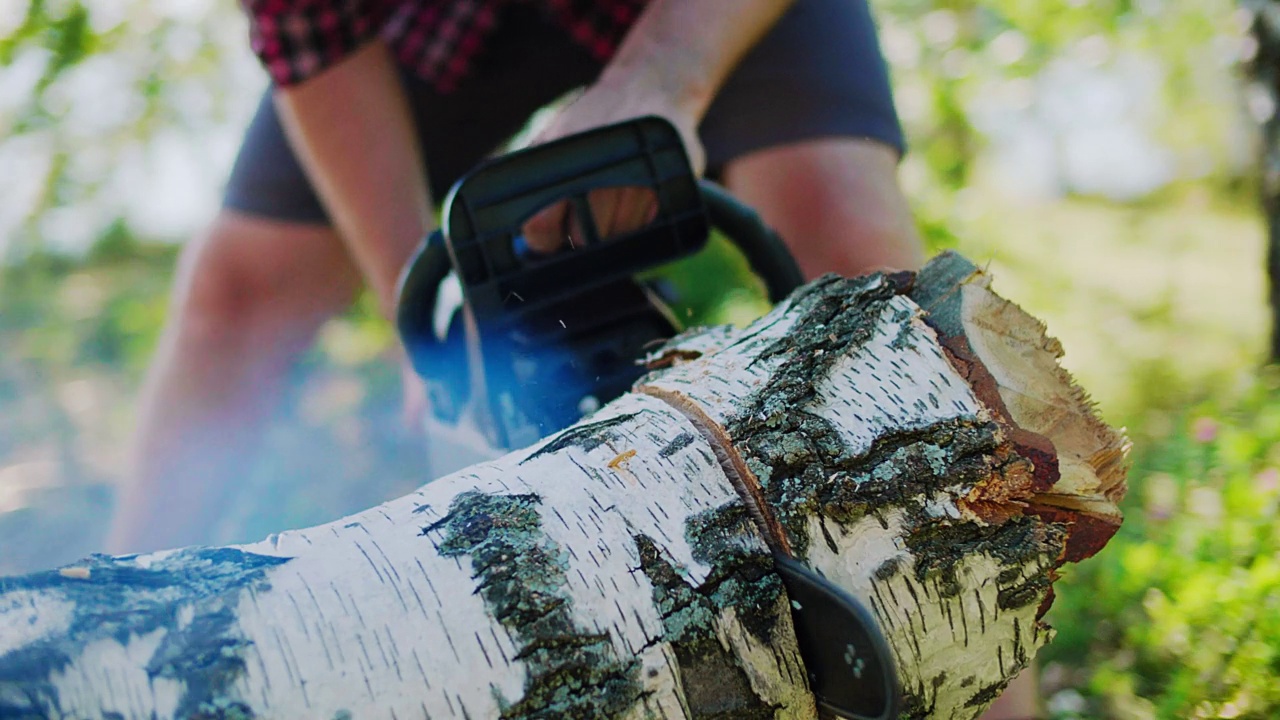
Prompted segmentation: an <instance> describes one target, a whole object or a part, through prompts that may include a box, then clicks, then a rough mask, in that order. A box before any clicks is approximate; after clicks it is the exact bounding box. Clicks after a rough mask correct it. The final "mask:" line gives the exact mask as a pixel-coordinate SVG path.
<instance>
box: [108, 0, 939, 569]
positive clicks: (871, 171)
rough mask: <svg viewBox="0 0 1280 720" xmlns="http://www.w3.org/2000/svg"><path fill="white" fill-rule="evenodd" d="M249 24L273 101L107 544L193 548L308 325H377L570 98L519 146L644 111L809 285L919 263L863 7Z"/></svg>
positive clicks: (423, 2)
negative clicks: (359, 311)
mask: <svg viewBox="0 0 1280 720" xmlns="http://www.w3.org/2000/svg"><path fill="white" fill-rule="evenodd" d="M247 10H248V11H249V15H250V19H251V27H252V36H253V44H254V49H255V51H256V52H257V53H258V54H259V56H260V57H261V58H262V60H263V62H264V64H265V66H266V68H267V70H268V72H269V73H270V74H271V77H272V80H273V89H272V90H271V91H270V92H269V93H268V96H267V97H266V98H264V100H263V103H262V105H261V107H260V108H259V111H258V114H257V116H256V117H255V118H254V120H253V122H252V123H251V125H250V127H249V130H248V132H247V135H246V138H245V141H244V145H243V147H242V149H241V152H240V155H239V157H238V159H237V161H236V165H235V168H234V170H233V171H232V175H231V179H230V181H229V184H228V188H227V193H226V199H225V202H224V206H223V209H222V211H221V212H220V213H219V214H218V215H217V217H216V218H215V219H214V221H213V223H212V225H211V226H210V228H209V229H208V231H207V232H206V233H205V234H204V236H203V237H201V238H199V239H198V240H197V241H195V242H193V243H191V244H190V245H189V246H188V247H187V248H185V250H184V252H183V254H182V257H181V259H180V262H179V267H178V275H177V279H176V287H175V291H174V298H173V312H172V314H171V318H170V321H169V324H168V326H167V328H166V330H165V333H164V335H163V338H162V340H161V345H160V349H159V351H158V353H157V356H156V358H155V360H154V362H153V366H152V368H151V371H150V374H149V378H148V381H147V385H146V388H145V390H144V393H143V397H142V405H141V418H140V427H139V429H138V434H137V440H136V443H135V448H134V452H133V456H134V461H135V468H134V470H133V474H134V476H133V478H132V482H131V484H130V485H129V487H128V488H126V490H125V492H124V495H123V498H122V502H121V508H120V512H119V513H118V515H117V519H116V525H115V527H114V530H113V533H112V536H111V540H110V545H111V547H110V549H111V550H113V551H117V552H125V551H130V552H133V551H140V550H148V549H156V548H162V547H173V546H181V545H188V544H194V543H201V542H208V541H209V537H208V536H209V533H210V531H211V527H210V524H211V522H212V520H213V519H215V518H216V517H217V516H218V515H219V513H220V511H221V508H222V506H223V501H224V498H225V495H226V492H227V489H228V481H229V479H232V478H235V477H237V476H239V475H240V474H241V473H242V471H243V469H244V468H245V467H246V465H247V463H248V459H249V458H251V457H252V450H253V449H254V444H255V440H256V439H257V438H258V437H259V436H260V434H261V431H262V426H263V424H264V422H265V421H266V418H267V416H268V414H269V412H270V411H271V409H272V406H273V403H274V401H275V400H276V399H277V397H278V395H279V393H280V390H281V386H282V385H283V380H284V374H285V372H286V371H287V369H288V368H289V366H290V364H291V363H292V362H293V361H294V360H295V359H296V358H297V356H298V355H299V353H301V352H302V351H303V350H304V349H305V348H306V347H307V346H308V345H309V344H310V343H311V342H312V340H313V338H314V336H315V333H316V331H317V330H318V329H319V327H320V326H321V325H322V324H323V323H324V322H325V321H326V320H327V319H329V318H330V317H332V316H334V315H335V314H337V313H339V312H341V311H342V310H343V309H345V308H346V307H347V306H348V304H349V303H350V302H351V301H352V299H353V298H354V297H355V295H356V294H357V293H358V292H359V291H360V289H361V288H362V287H363V286H367V287H368V288H370V289H371V290H372V292H373V293H374V294H375V295H376V297H377V299H378V302H379V305H380V307H381V309H382V311H383V313H384V314H385V315H387V316H388V317H391V316H392V315H393V313H394V309H395V305H396V283H397V280H398V277H399V276H400V273H401V271H402V268H403V266H404V264H405V262H406V260H407V258H408V257H409V256H410V254H411V252H412V251H413V250H414V248H415V246H416V245H417V244H418V242H419V240H420V239H421V238H422V237H423V236H424V234H425V233H426V232H427V231H429V230H430V229H431V227H432V224H433V222H434V221H433V216H432V207H433V201H434V200H438V199H439V198H440V197H441V196H442V194H443V193H444V192H445V191H447V189H448V187H449V186H450V185H451V184H452V182H453V181H454V180H455V179H456V178H457V177H458V176H459V175H461V174H462V173H463V172H465V171H466V170H468V169H470V168H471V167H472V166H473V165H475V164H476V163H477V162H478V161H479V160H481V159H482V157H483V156H485V155H486V154H487V153H489V152H491V151H492V150H493V149H494V148H495V147H496V146H498V145H499V144H500V143H501V142H502V141H503V140H504V139H505V138H507V137H508V136H510V135H511V134H512V133H514V132H515V131H517V130H518V129H519V128H520V127H521V125H522V124H523V123H524V122H525V121H526V119H527V117H528V115H529V114H530V113H532V112H533V111H534V110H536V109H538V108H539V107H541V106H543V105H545V104H546V103H548V102H550V101H552V100H554V99H556V98H557V97H559V96H561V95H562V94H563V93H565V92H566V91H568V90H570V89H572V88H575V87H578V86H586V90H585V91H584V92H583V93H582V94H581V95H580V96H579V97H578V98H577V99H576V100H575V101H574V102H572V103H571V104H569V105H568V106H567V107H566V108H565V109H564V110H562V111H561V112H560V113H559V114H558V115H557V116H556V117H555V119H554V120H553V121H552V122H551V123H550V125H549V127H548V128H547V129H546V130H544V131H543V132H542V134H541V135H540V136H539V138H537V140H538V141H544V140H548V139H552V138H555V137H559V136H563V135H567V134H570V133H573V132H577V131H580V130H584V129H588V128H591V127H595V126H598V125H603V124H607V123H611V122H615V121H619V120H623V119H628V118H632V117H635V116H639V115H648V114H656V115H661V116H663V117H666V118H667V119H669V120H671V121H672V122H673V124H674V125H675V126H676V127H677V128H678V129H679V130H680V132H681V135H682V137H683V139H684V141H685V144H686V147H687V149H688V151H689V154H690V157H691V159H692V160H693V162H694V164H695V166H696V168H697V169H698V170H699V171H703V170H704V169H705V170H707V171H709V172H710V173H711V174H713V175H714V176H715V177H717V178H718V179H719V180H721V181H722V182H723V183H724V184H725V185H726V186H727V187H728V188H729V189H730V190H731V191H732V192H733V193H735V194H736V195H737V196H738V197H739V198H741V199H742V200H743V201H745V202H747V203H748V204H751V205H753V206H754V207H755V208H756V209H757V210H758V211H759V212H760V213H761V215H762V216H763V218H764V219H765V221H766V222H768V223H769V224H771V225H772V226H773V227H775V228H776V229H778V230H779V231H780V233H781V234H782V236H783V237H784V238H786V239H787V241H788V243H789V245H790V247H791V248H792V250H793V252H794V253H795V255H796V258H797V260H798V262H799V264H800V267H801V269H802V270H803V272H804V273H805V274H806V275H807V276H809V277H814V276H817V275H819V274H821V273H824V272H828V271H834V272H839V273H842V274H845V275H856V274H861V273H864V272H868V271H872V270H876V269H881V268H896V269H911V268H915V267H916V266H918V265H919V263H920V262H921V251H920V246H919V241H918V238H917V235H916V233H915V230H914V228H913V225H912V222H911V218H910V215H909V213H908V210H907V206H906V202H905V200H904V198H903V196H902V194H901V192H900V190H899V188H898V185H897V182H896V169H897V162H898V159H899V157H900V153H901V151H902V138H901V131H900V129H899V126H898V121H897V117H896V115H895V113H894V110H893V105H892V100H891V97H890V94H889V84H888V80H887V77H886V72H885V67H884V62H883V60H882V58H881V57H880V53H879V48H878V45H877V41H876V37H875V31H874V28H873V25H872V21H871V18H870V15H869V12H868V9H867V7H866V5H865V2H864V0H651V1H650V2H647V3H646V2H645V0H247ZM603 201H604V202H621V203H622V204H623V205H626V204H627V203H628V202H630V200H629V199H628V198H625V197H614V198H613V199H612V200H610V199H609V198H604V199H603ZM623 209H624V210H625V208H623ZM623 214H625V213H623ZM558 227H559V222H558V220H557V219H556V218H554V217H544V218H541V219H540V221H536V222H533V223H531V226H530V227H529V228H528V232H527V234H528V235H529V239H530V243H531V244H532V245H534V246H535V247H538V246H540V245H541V246H544V247H554V246H555V244H556V242H557V237H556V231H557V229H558Z"/></svg>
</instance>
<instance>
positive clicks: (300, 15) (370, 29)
mask: <svg viewBox="0 0 1280 720" xmlns="http://www.w3.org/2000/svg"><path fill="white" fill-rule="evenodd" d="M242 2H243V3H244V6H245V9H246V10H247V12H248V14H249V20H250V28H251V36H252V45H253V50H254V52H255V53H257V55H258V57H259V58H261V59H262V63H263V65H265V66H266V68H267V72H268V73H270V75H271V79H272V80H273V81H274V82H275V83H276V84H277V85H282V86H283V85H291V84H294V83H298V82H302V81H303V80H306V79H307V78H310V77H312V76H314V75H315V74H316V73H318V72H320V71H321V70H323V69H324V68H326V67H328V66H329V65H332V64H333V63H335V62H337V61H339V60H341V59H342V58H344V57H346V56H347V55H348V54H350V53H351V52H352V51H354V50H355V49H356V48H358V47H359V46H361V45H363V44H364V43H366V42H368V41H369V40H371V39H373V38H374V37H375V36H381V37H382V38H383V39H384V40H385V41H386V42H387V45H388V46H389V47H390V48H391V49H392V52H393V53H394V54H395V56H396V59H397V60H398V61H399V62H400V63H401V64H402V65H404V66H405V67H408V68H410V69H411V70H414V71H416V72H417V74H418V75H420V76H421V77H422V78H423V79H424V80H427V81H428V82H430V83H432V84H433V85H434V86H435V87H436V89H437V90H438V91H440V92H442V93H447V92H449V91H450V90H452V89H453V88H454V87H456V85H457V83H458V81H459V80H461V79H462V77H463V76H465V75H466V73H467V70H468V67H469V64H470V62H471V59H472V58H473V57H474V56H475V55H476V53H478V52H479V51H480V49H481V47H483V45H484V40H485V37H486V36H487V35H488V34H489V33H490V31H491V30H493V28H494V26H495V24H496V22H497V19H498V15H499V13H500V11H501V9H502V7H503V6H504V5H506V4H507V3H510V2H538V3H539V4H541V5H542V6H543V11H544V12H545V13H546V14H547V17H548V18H549V19H550V20H551V21H552V22H554V23H555V24H557V25H559V26H561V27H563V28H564V29H565V31H566V32H567V33H568V34H569V36H570V37H572V38H573V39H574V40H575V41H576V42H578V43H580V44H581V45H583V46H584V47H585V48H586V49H587V50H588V51H589V52H590V53H591V54H592V55H593V56H595V57H596V58H597V59H599V60H600V61H601V62H604V61H607V60H608V59H609V58H610V57H612V56H613V53H614V51H615V50H616V49H617V47H618V45H619V43H621V42H622V38H623V36H624V35H625V34H626V32H627V30H628V29H629V28H630V27H631V24H632V23H633V22H634V21H635V19H636V17H638V16H639V14H640V11H641V10H642V9H643V8H644V5H645V3H646V2H647V0H242Z"/></svg>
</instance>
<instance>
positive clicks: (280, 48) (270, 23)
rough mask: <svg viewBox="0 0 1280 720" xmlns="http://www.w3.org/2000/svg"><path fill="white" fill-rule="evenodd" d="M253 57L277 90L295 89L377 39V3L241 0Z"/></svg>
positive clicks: (381, 12)
mask: <svg viewBox="0 0 1280 720" xmlns="http://www.w3.org/2000/svg"><path fill="white" fill-rule="evenodd" d="M242 5H243V6H244V9H245V12H246V13H247V14H248V16H249V36H250V44H251V47H252V48H253V52H254V53H255V54H256V55H257V56H258V58H259V59H260V60H261V61H262V64H263V66H264V67H265V68H266V69H267V73H268V74H269V75H270V76H271V80H272V82H274V83H275V84H276V85H277V86H287V85H294V84H297V83H300V82H302V81H303V80H306V79H308V78H311V77H314V76H315V75H316V74H318V73H319V72H320V71H321V70H324V69H325V68H327V67H329V66H330V65H332V64H334V63H336V62H338V61H339V60H341V59H343V58H344V57H346V56H347V55H350V54H351V53H352V52H354V51H355V50H356V49H357V48H359V47H360V46H361V45H364V44H365V43H367V42H368V41H370V40H372V39H373V38H374V37H375V36H377V34H378V32H379V31H380V30H381V28H382V25H383V23H385V22H386V18H387V16H388V7H387V5H388V3H387V2H384V1H382V0H242Z"/></svg>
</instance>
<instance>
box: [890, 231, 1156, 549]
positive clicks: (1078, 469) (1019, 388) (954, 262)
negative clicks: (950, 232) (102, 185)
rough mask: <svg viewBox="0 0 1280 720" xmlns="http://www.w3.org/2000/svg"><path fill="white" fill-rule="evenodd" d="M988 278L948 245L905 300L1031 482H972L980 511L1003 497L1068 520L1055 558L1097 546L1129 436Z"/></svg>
mask: <svg viewBox="0 0 1280 720" xmlns="http://www.w3.org/2000/svg"><path fill="white" fill-rule="evenodd" d="M990 285H991V277H990V275H988V274H987V273H986V272H985V271H983V270H982V269H980V268H978V267H977V266H975V265H973V264H972V263H970V262H969V261H968V260H966V259H965V258H963V257H961V256H960V255H957V254H955V253H950V252H948V253H943V254H942V255H939V256H938V257H937V258H935V259H934V260H933V261H931V262H930V263H929V264H928V265H927V266H925V268H924V269H923V270H921V271H920V273H919V275H918V276H917V281H916V283H915V285H914V287H913V289H912V293H911V296H912V299H914V300H915V301H916V302H917V303H918V304H919V305H920V306H921V307H922V308H923V309H924V310H925V311H926V313H927V314H926V316H925V322H927V323H928V324H929V325H930V326H931V327H933V328H934V329H935V330H936V331H937V332H938V335H939V339H940V341H941V342H942V344H943V345H944V347H946V349H947V351H948V353H949V355H950V359H951V361H952V364H953V365H954V366H955V367H956V369H957V370H959V371H960V373H961V374H962V375H963V376H964V377H965V378H966V379H967V380H968V381H969V382H970V384H971V385H972V387H973V388H974V390H975V392H976V393H977V394H978V397H979V398H980V399H981V400H982V401H983V403H984V404H986V405H987V407H988V408H990V409H991V410H992V411H993V413H995V415H996V416H997V418H998V422H1000V424H1001V425H1002V426H1003V427H1004V428H1005V429H1006V431H1007V433H1008V435H1009V437H1010V439H1011V441H1012V442H1013V445H1014V448H1015V450H1016V451H1017V453H1018V454H1019V455H1021V456H1022V457H1024V458H1026V459H1027V460H1029V461H1030V462H1031V463H1032V464H1033V466H1034V469H1033V472H1032V482H1031V483H1030V484H1029V486H1028V485H1026V484H1022V483H1016V484H1014V485H1012V486H1010V484H1008V483H1001V484H998V485H996V484H992V485H989V486H986V487H979V488H975V492H974V494H973V495H972V497H971V498H970V499H969V500H968V502H969V504H970V505H971V506H972V507H973V508H974V509H975V510H976V511H977V512H978V513H979V514H980V515H981V514H983V513H984V512H991V509H992V508H994V507H998V506H1001V505H1004V506H1007V505H1008V504H1009V503H1010V502H1015V503H1020V504H1023V505H1025V508H1026V509H1025V512H1028V513H1031V514H1035V515H1039V516H1040V517H1042V518H1044V519H1045V520H1047V521H1049V522H1054V523H1060V524H1063V525H1065V526H1066V527H1067V529H1068V536H1067V542H1066V548H1065V551H1064V553H1063V557H1062V558H1061V561H1063V562H1079V561H1080V560H1083V559H1084V558H1087V557H1090V556H1091V555H1093V554H1094V553H1096V552H1098V550H1100V549H1101V548H1102V547H1103V546H1104V545H1105V544H1106V542H1107V541H1108V540H1109V539H1110V538H1111V536H1112V535H1114V534H1115V532H1116V530H1118V529H1119V527H1120V522H1121V518H1122V514H1121V511H1120V508H1119V503H1120V501H1121V500H1122V499H1123V498H1124V494H1125V489H1126V484H1125V475H1126V472H1127V456H1128V452H1129V449H1130V446H1131V444H1130V442H1129V440H1128V439H1127V438H1126V437H1125V436H1124V435H1123V434H1122V433H1120V432H1118V431H1117V430H1115V429H1114V428H1111V427H1110V426H1108V425H1107V424H1106V423H1104V422H1103V421H1102V420H1101V419H1100V418H1099V417H1098V414H1097V409H1096V406H1095V404H1094V403H1093V401H1092V400H1091V399H1090V398H1089V396H1088V395H1087V394H1086V393H1085V392H1084V391H1083V390H1082V389H1081V388H1080V387H1079V386H1078V385H1077V384H1076V383H1075V381H1074V380H1073V379H1072V378H1071V376H1070V374H1068V373H1067V371H1066V370H1065V369H1063V368H1062V366H1061V365H1059V364H1058V360H1059V359H1060V358H1061V357H1062V354H1063V351H1062V345H1061V344H1060V343H1059V342H1058V341H1057V340H1056V339H1055V338H1052V337H1049V336H1048V335H1047V334H1046V329H1045V326H1044V324H1043V323H1041V322H1040V321H1039V320H1037V319H1036V318H1034V317H1032V316H1031V315H1029V314H1027V313H1026V312H1025V311H1023V310H1022V308H1020V307H1018V306H1017V305H1015V304H1013V303H1012V302H1009V301H1008V300H1005V299H1004V298H1001V297H999V296H998V295H996V294H995V293H994V292H992V291H991V289H990Z"/></svg>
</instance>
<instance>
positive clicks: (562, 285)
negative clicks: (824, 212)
mask: <svg viewBox="0 0 1280 720" xmlns="http://www.w3.org/2000/svg"><path fill="white" fill-rule="evenodd" d="M621 187H632V188H634V187H640V188H645V189H647V190H649V191H651V192H652V193H653V195H654V197H655V198H656V205H657V208H656V212H655V214H654V219H653V220H652V222H650V223H649V224H647V225H645V226H644V227H642V228H639V229H637V230H634V231H631V232H626V233H620V234H618V235H616V236H613V237H609V238H603V239H602V238H600V237H599V230H598V229H597V228H596V227H595V223H594V218H593V217H592V213H591V211H590V205H589V202H588V197H587V196H588V194H589V193H590V192H591V191H592V190H599V189H604V188H621ZM565 201H567V202H569V203H570V204H571V207H572V208H573V211H574V212H575V213H576V214H577V218H578V220H579V222H580V223H581V225H582V229H583V230H584V231H585V237H583V238H578V239H577V240H578V242H575V243H574V248H573V249H572V250H564V251H560V252H555V253H550V254H545V255H541V254H532V253H529V252H527V251H522V248H521V246H522V242H521V240H522V238H521V237H520V236H521V231H522V227H523V226H524V224H525V223H526V222H527V221H528V219H529V218H530V217H532V216H533V215H534V214H536V213H537V212H538V211H540V210H542V209H543V208H546V207H547V206H549V205H552V204H554V203H557V202H565ZM711 227H715V228H716V229H718V230H720V231H721V232H722V233H723V234H724V235H725V236H726V237H727V239H728V240H729V241H730V242H731V243H733V244H734V245H735V246H737V247H738V249H739V250H740V251H741V252H742V254H743V256H744V257H745V258H746V260H747V262H748V264H749V265H750V267H751V269H752V271H753V272H754V273H755V274H756V275H757V276H758V277H760V278H761V280H762V281H763V282H764V285H765V288H766V290H767V292H768V295H769V299H770V300H771V301H772V302H778V301H780V300H782V299H783V298H784V297H786V296H787V295H788V294H790V293H791V291H792V290H794V289H795V288H797V287H799V285H800V284H801V283H802V282H803V278H802V276H801V275H800V270H799V268H798V267H797V265H796V262H795V259H794V258H792V256H791V254H790V252H789V251H788V250H787V248H786V246H785V245H784V244H783V241H782V239H781V238H780V237H779V236H778V235H777V233H775V232H774V231H773V230H772V229H770V228H769V227H768V226H766V225H765V224H764V222H763V221H762V220H761V219H760V216H759V215H758V214H757V213H756V212H755V211H754V210H753V209H752V208H750V207H748V206H746V205H744V204H743V203H741V202H740V201H738V200H737V199H735V198H734V197H733V196H732V195H730V194H729V193H728V192H727V191H725V190H724V189H723V188H721V187H720V186H718V185H715V184H713V183H711V182H708V181H705V180H699V179H698V178H697V177H696V176H695V175H694V173H693V170H692V168H691V166H690V164H689V160H688V156H687V155H686V153H685V149H684V145H683V143H682V141H681V139H680V136H679V133H678V132H677V131H676V130H675V128H674V127H673V126H672V125H671V124H670V122H668V121H667V120H665V119H662V118H659V117H655V116H650V117H643V118H637V119H634V120H628V121H624V122H621V123H617V124H614V125H609V126H605V127H602V128H597V129H594V130H589V131H587V132H584V133H579V134H577V135H572V136H569V137H565V138H561V139H559V140H555V141H552V142H549V143H545V144H542V145H537V146H534V147H531V148H528V149H525V150H521V151H517V152H514V153H510V154H508V155H503V156H500V157H497V158H494V159H492V160H489V161H487V162H485V163H483V164H481V165H480V166H479V167H477V168H476V169H475V170H473V171H471V172H470V173H468V174H467V175H465V176H463V177H462V178H461V179H460V180H459V181H458V182H457V183H455V184H454V186H453V188H452V189H451V190H450V192H449V195H448V196H447V198H446V200H445V206H444V212H443V215H442V221H441V227H440V229H439V230H437V231H436V232H434V233H432V234H431V235H430V236H429V237H428V238H427V239H426V241H425V242H424V243H423V245H422V246H421V248H420V249H419V251H418V254H417V256H416V257H415V258H414V259H413V260H412V261H411V263H410V265H409V266H408V268H407V270H406V272H405V275H404V276H403V278H402V280H401V290H400V303H399V308H398V313H397V325H398V327H399V330H400V334H401V337H402V340H403V341H404V343H405V347H406V349H407V350H408V352H409V355H410V357H411V359H412V360H413V362H414V366H415V368H416V369H417V370H418V371H419V372H420V373H422V374H424V375H425V373H426V372H427V371H428V369H429V371H430V372H433V373H434V372H440V371H441V368H440V367H439V365H436V364H434V363H432V362H431V361H430V359H429V357H430V356H431V355H432V351H433V349H434V348H436V347H438V346H439V344H440V343H441V342H442V338H441V337H440V336H439V335H437V332H436V331H435V324H436V321H435V314H436V313H435V308H436V298H437V293H438V291H439V289H440V286H441V284H442V283H443V282H444V280H445V278H446V277H447V276H448V275H449V273H450V272H451V271H456V273H457V277H458V280H459V282H460V285H461V287H462V292H463V296H464V298H465V300H466V303H467V305H468V307H469V308H470V310H471V312H472V313H473V314H474V316H475V319H476V321H477V322H478V323H479V324H481V325H482V326H486V327H489V328H507V327H512V326H515V325H518V324H519V323H520V321H521V320H522V319H524V318H527V317H533V316H535V315H536V314H537V313H539V312H541V311H544V310H545V309H546V308H547V307H549V306H553V305H556V304H558V303H562V302H564V301H566V300H571V299H572V298H573V296H575V295H584V296H585V294H586V293H588V292H589V291H591V290H593V289H595V288H599V287H601V286H604V285H607V284H609V283H611V282H614V281H617V280H619V279H621V278H624V277H629V276H633V275H635V274H637V273H640V272H642V271H645V270H649V269H651V268H654V267H657V266H660V265H665V264H667V263H669V262H672V261H674V260H677V259H679V258H682V257H685V256H688V255H691V254H693V253H695V252H697V251H698V250H700V249H702V248H703V247H704V246H705V245H706V242H707V238H708V236H709V230H710V228H711Z"/></svg>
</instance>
